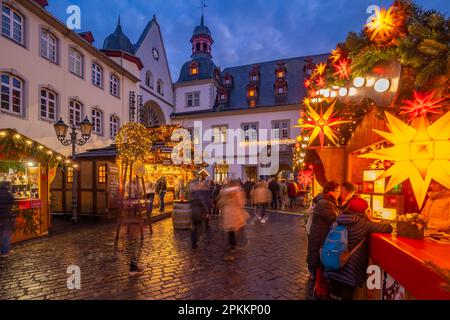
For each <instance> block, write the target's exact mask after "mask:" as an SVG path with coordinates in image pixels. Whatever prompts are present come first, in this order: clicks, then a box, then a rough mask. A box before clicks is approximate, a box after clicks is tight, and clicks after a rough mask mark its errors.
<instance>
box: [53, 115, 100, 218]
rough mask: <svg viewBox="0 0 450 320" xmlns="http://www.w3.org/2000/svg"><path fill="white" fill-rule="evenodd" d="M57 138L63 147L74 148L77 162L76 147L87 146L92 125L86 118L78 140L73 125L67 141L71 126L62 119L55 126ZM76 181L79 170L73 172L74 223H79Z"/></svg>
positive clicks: (73, 156) (73, 158)
mask: <svg viewBox="0 0 450 320" xmlns="http://www.w3.org/2000/svg"><path fill="white" fill-rule="evenodd" d="M54 127H55V132H56V137H57V138H58V140H59V141H60V142H61V144H62V145H63V146H72V161H73V162H75V146H77V145H79V146H82V145H84V144H86V142H87V141H88V140H89V138H90V137H91V131H92V124H91V123H90V122H89V119H88V118H87V117H86V118H85V119H84V120H83V121H82V122H81V123H80V132H81V139H77V136H78V132H77V130H76V127H75V124H73V125H72V127H71V128H70V129H71V132H70V136H69V139H66V135H67V131H68V129H69V126H68V125H67V124H65V123H64V121H63V119H62V118H60V119H59V121H58V122H56V123H55V124H54ZM76 181H77V170H73V179H72V221H74V222H77V221H78V215H77V195H76V192H77V189H76Z"/></svg>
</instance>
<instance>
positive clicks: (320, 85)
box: [316, 77, 325, 88]
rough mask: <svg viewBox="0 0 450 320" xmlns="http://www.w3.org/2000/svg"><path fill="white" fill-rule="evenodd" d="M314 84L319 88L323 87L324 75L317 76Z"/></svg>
mask: <svg viewBox="0 0 450 320" xmlns="http://www.w3.org/2000/svg"><path fill="white" fill-rule="evenodd" d="M316 85H317V86H318V87H319V88H323V87H325V78H324V77H319V78H317V80H316Z"/></svg>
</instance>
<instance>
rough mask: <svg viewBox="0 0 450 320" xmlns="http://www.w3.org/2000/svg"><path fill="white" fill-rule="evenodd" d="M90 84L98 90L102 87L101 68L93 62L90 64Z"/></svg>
mask: <svg viewBox="0 0 450 320" xmlns="http://www.w3.org/2000/svg"><path fill="white" fill-rule="evenodd" d="M92 84H93V85H94V86H97V87H99V88H102V87H103V68H102V67H101V66H100V65H99V64H97V63H95V62H93V63H92Z"/></svg>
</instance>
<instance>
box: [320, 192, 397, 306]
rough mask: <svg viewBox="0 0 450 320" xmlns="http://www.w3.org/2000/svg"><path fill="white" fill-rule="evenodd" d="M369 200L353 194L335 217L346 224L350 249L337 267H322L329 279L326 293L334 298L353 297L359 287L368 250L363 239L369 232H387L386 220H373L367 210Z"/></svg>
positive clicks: (367, 257)
mask: <svg viewBox="0 0 450 320" xmlns="http://www.w3.org/2000/svg"><path fill="white" fill-rule="evenodd" d="M368 208H369V204H368V203H367V201H366V200H364V199H361V198H359V197H353V198H352V199H350V201H349V202H348V205H347V208H346V209H345V210H344V212H343V213H342V214H341V215H339V216H338V217H337V219H336V223H337V224H338V225H343V226H347V232H348V250H349V252H352V250H354V252H352V254H351V255H350V257H349V258H348V261H347V262H346V264H345V265H344V266H343V267H342V268H341V269H338V270H334V271H325V273H324V275H325V277H326V278H328V279H330V284H331V285H330V291H331V292H330V297H331V299H335V300H353V295H354V292H355V289H356V287H362V285H363V283H364V280H365V275H366V270H367V264H368V261H369V250H368V247H367V242H368V241H367V239H368V237H369V236H370V234H371V233H391V232H392V226H391V225H390V224H389V223H378V222H373V221H372V219H371V217H370V214H368V210H367V209H368Z"/></svg>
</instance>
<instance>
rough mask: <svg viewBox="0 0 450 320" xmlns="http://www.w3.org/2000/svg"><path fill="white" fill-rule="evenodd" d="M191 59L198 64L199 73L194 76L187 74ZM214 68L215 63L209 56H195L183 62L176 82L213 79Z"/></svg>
mask: <svg viewBox="0 0 450 320" xmlns="http://www.w3.org/2000/svg"><path fill="white" fill-rule="evenodd" d="M192 61H196V62H198V64H199V74H197V75H194V76H191V75H190V74H189V73H190V70H189V69H190V68H189V67H190V65H191V62H192ZM215 69H216V65H215V64H214V62H213V61H212V60H211V59H210V58H207V57H198V56H196V57H195V58H193V59H192V60H189V61H187V62H185V63H184V64H183V66H182V67H181V71H180V77H179V78H178V81H177V83H180V82H187V81H194V80H204V79H213V78H214V70H215Z"/></svg>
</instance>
